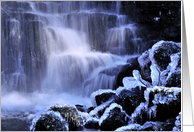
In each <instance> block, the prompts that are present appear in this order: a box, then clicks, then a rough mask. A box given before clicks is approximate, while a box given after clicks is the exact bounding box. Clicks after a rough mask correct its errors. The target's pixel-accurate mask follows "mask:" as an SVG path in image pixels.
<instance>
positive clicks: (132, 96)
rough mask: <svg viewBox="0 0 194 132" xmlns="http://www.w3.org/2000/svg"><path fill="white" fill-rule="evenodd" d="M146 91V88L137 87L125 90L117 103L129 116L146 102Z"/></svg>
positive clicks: (121, 92)
mask: <svg viewBox="0 0 194 132" xmlns="http://www.w3.org/2000/svg"><path fill="white" fill-rule="evenodd" d="M144 90H145V88H143V87H142V88H141V89H139V87H138V86H137V87H135V88H132V89H123V90H121V91H120V93H119V95H118V96H119V100H117V101H116V102H117V103H118V104H120V105H121V106H122V108H123V110H125V111H126V113H127V114H128V115H131V113H133V112H134V110H135V108H136V107H137V106H138V105H139V104H140V103H141V102H144V101H145V99H144Z"/></svg>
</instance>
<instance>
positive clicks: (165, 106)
mask: <svg viewBox="0 0 194 132" xmlns="http://www.w3.org/2000/svg"><path fill="white" fill-rule="evenodd" d="M144 97H145V99H146V102H143V103H141V104H140V105H139V106H138V107H137V108H136V109H135V111H134V112H133V113H132V115H131V116H132V120H133V122H134V123H138V124H144V123H145V122H146V121H161V122H164V121H166V120H168V119H170V118H175V117H176V116H177V115H178V113H179V112H180V110H181V89H180V88H175V87H172V88H166V87H161V86H160V87H159V86H155V87H153V88H147V89H146V90H145V92H144Z"/></svg>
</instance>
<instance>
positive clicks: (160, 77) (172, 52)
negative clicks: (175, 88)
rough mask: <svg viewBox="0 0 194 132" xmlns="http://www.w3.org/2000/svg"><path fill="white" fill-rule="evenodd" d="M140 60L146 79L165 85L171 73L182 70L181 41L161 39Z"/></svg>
mask: <svg viewBox="0 0 194 132" xmlns="http://www.w3.org/2000/svg"><path fill="white" fill-rule="evenodd" d="M138 62H139V64H140V67H141V70H140V74H141V76H142V78H143V79H144V80H146V81H150V82H152V85H153V86H165V84H166V80H168V79H169V77H171V74H173V73H174V72H177V70H178V71H181V43H175V42H172V41H163V40H162V41H159V42H157V43H156V44H154V45H153V46H152V48H151V49H149V50H148V51H145V52H144V53H142V55H141V56H140V57H139V58H138ZM177 67H178V68H177ZM179 80H180V79H179Z"/></svg>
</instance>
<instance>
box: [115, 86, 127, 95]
mask: <svg viewBox="0 0 194 132" xmlns="http://www.w3.org/2000/svg"><path fill="white" fill-rule="evenodd" d="M125 89H127V88H126V87H118V88H117V89H116V93H117V95H119V94H120V93H121V91H123V90H125Z"/></svg>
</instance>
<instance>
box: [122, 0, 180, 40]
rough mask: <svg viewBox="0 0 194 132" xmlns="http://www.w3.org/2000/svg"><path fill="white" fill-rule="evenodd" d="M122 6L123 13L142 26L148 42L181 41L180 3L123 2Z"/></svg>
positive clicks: (141, 28)
mask: <svg viewBox="0 0 194 132" xmlns="http://www.w3.org/2000/svg"><path fill="white" fill-rule="evenodd" d="M121 4H122V8H121V13H122V14H126V15H127V16H128V18H129V19H130V20H131V21H133V22H135V23H137V24H138V25H139V26H140V30H141V32H142V34H143V36H145V39H146V40H149V39H158V40H168V41H181V2H180V1H152V2H149V1H136V2H133V1H126V2H124V1H123V2H121Z"/></svg>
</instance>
